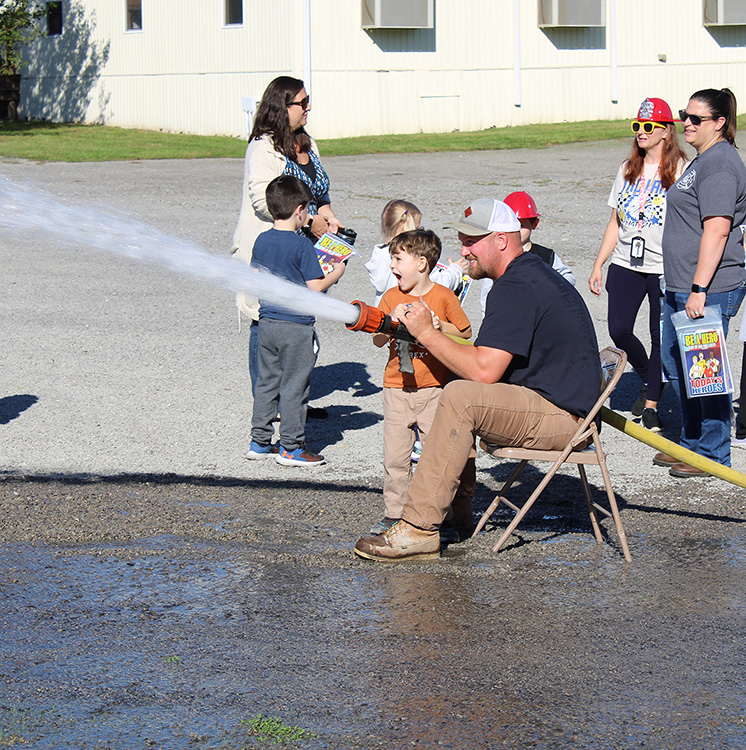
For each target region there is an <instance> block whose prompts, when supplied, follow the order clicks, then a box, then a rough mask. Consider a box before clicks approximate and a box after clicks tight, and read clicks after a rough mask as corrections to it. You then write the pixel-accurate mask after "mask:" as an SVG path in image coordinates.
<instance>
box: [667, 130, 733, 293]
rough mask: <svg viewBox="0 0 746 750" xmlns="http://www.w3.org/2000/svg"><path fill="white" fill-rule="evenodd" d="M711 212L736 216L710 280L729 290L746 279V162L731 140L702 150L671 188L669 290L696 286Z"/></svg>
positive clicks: (713, 287)
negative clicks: (704, 229)
mask: <svg viewBox="0 0 746 750" xmlns="http://www.w3.org/2000/svg"><path fill="white" fill-rule="evenodd" d="M708 216H729V217H731V218H732V219H733V222H732V225H731V231H730V234H729V235H728V240H727V242H726V244H725V250H724V252H723V257H722V259H721V260H720V264H719V265H718V268H717V270H716V271H715V275H714V276H713V278H712V280H711V282H710V284H709V291H710V292H728V291H730V290H731V289H736V288H737V287H739V286H740V285H741V284H742V283H743V282H744V280H746V268H744V248H743V235H744V230H745V229H746V166H744V163H743V162H742V161H741V157H740V156H739V154H738V151H737V150H736V149H735V148H734V147H733V146H731V144H730V143H728V142H727V141H719V142H718V143H716V144H714V145H713V146H710V148H708V149H707V150H706V151H705V152H704V153H702V154H700V155H698V156H697V157H696V158H695V159H694V160H693V161H692V162H691V164H690V165H689V166H688V167H687V168H686V170H685V171H684V174H682V175H681V177H679V179H678V180H677V181H676V182H675V183H674V184H673V185H672V186H671V187H670V189H669V190H668V193H667V194H666V224H665V227H664V229H663V273H664V276H665V278H666V289H667V290H670V291H672V292H687V293H688V292H690V291H691V289H692V283H693V282H694V272H695V270H696V268H697V259H698V258H699V242H700V239H701V238H702V222H703V221H704V219H706V218H707V217H708Z"/></svg>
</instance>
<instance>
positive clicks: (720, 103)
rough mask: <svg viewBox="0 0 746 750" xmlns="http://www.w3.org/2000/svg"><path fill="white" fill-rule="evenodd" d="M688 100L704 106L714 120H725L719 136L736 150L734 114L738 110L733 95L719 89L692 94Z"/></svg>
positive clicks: (726, 90)
mask: <svg viewBox="0 0 746 750" xmlns="http://www.w3.org/2000/svg"><path fill="white" fill-rule="evenodd" d="M689 98H690V99H696V100H697V101H698V102H702V103H703V104H704V105H706V106H707V108H708V109H709V110H710V114H711V115H712V116H713V117H714V118H715V119H718V118H720V117H724V118H725V125H723V130H722V132H721V135H722V136H723V138H724V139H725V140H726V141H728V143H730V145H731V146H735V147H736V148H738V146H736V131H737V130H738V124H737V122H736V114H737V112H738V110H737V109H736V97H735V95H734V93H733V92H732V91H731V90H730V89H720V90H719V91H718V90H717V89H702V90H701V91H696V92H695V93H693V94H692V95H691V96H690V97H689Z"/></svg>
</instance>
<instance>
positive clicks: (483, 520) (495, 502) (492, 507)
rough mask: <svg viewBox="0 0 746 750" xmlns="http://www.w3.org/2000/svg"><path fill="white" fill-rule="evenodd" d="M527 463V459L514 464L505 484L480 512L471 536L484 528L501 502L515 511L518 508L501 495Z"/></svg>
mask: <svg viewBox="0 0 746 750" xmlns="http://www.w3.org/2000/svg"><path fill="white" fill-rule="evenodd" d="M527 465H528V461H521V462H520V463H519V464H518V466H516V468H515V471H513V473H512V474H511V475H510V476H509V477H508V481H507V482H505V484H504V485H503V486H502V487H501V488H500V492H498V493H497V497H496V498H495V499H494V500H493V501H492V502H491V503H490V507H489V508H487V510H486V511H485V512H484V513H482V517H481V518H480V519H479V523H478V524H477V528H476V529H474V533H473V534H472V536H476V535H477V534H478V533H479V532H480V531H481V530H482V529H483V528H484V526H485V524H486V523H487V521H489V520H490V516H491V515H492V514H493V513H494V512H495V511H496V510H497V506H498V505H500V503H501V502H503V503H505V504H506V505H509V506H510V507H512V508H513V510H515V511H517V510H518V509H517V508H516V506H515V505H513V503H509V502H508V501H507V500H506V499H505V498H504V497H502V496H503V495H504V494H505V493H506V492H507V491H508V490H509V489H510V488H511V486H512V484H513V482H515V480H516V479H518V475H519V474H520V473H521V472H522V471H523V470H524V469H525V468H526V466H527Z"/></svg>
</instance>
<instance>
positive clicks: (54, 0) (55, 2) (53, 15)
mask: <svg viewBox="0 0 746 750" xmlns="http://www.w3.org/2000/svg"><path fill="white" fill-rule="evenodd" d="M53 9H56V11H57V12H55V11H54V10H53ZM46 11H47V16H46V21H47V36H48V37H50V36H62V32H63V31H64V30H65V17H64V15H63V13H62V0H49V2H47V4H46ZM58 16H59V19H58V18H57V17H58ZM50 20H54V21H55V27H54V28H55V29H56V28H57V24H56V22H57V21H58V20H59V31H52V27H51V25H50Z"/></svg>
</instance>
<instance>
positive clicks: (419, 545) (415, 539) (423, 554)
mask: <svg viewBox="0 0 746 750" xmlns="http://www.w3.org/2000/svg"><path fill="white" fill-rule="evenodd" d="M355 554H356V555H358V556H359V557H364V558H365V559H366V560H381V561H384V562H398V561H399V560H427V559H431V558H437V557H440V534H439V533H438V532H437V530H436V531H425V530H424V529H418V528H417V527H416V526H412V524H411V523H407V522H406V521H405V520H404V519H401V520H400V521H397V522H396V523H395V524H394V525H393V526H392V527H391V528H390V529H387V530H386V531H384V532H383V534H378V535H377V536H367V537H366V536H364V537H361V538H360V539H358V542H357V544H356V545H355Z"/></svg>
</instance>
